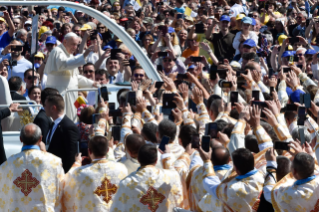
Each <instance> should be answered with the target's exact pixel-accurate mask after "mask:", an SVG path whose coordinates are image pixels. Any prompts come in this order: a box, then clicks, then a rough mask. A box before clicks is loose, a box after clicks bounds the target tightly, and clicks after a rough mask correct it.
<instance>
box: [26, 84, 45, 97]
mask: <svg viewBox="0 0 319 212" xmlns="http://www.w3.org/2000/svg"><path fill="white" fill-rule="evenodd" d="M34 89H40V91H41V88H40V87H39V86H32V87H31V88H29V90H28V96H29V95H30V94H31V93H32V91H33V90H34ZM41 92H42V91H41Z"/></svg>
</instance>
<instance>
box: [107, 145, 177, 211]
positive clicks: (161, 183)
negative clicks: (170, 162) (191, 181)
mask: <svg viewBox="0 0 319 212" xmlns="http://www.w3.org/2000/svg"><path fill="white" fill-rule="evenodd" d="M138 160H139V162H140V164H141V168H139V170H137V171H136V172H133V173H132V174H130V175H129V176H127V177H126V178H125V179H124V180H122V181H121V182H120V185H119V190H118V191H117V193H116V195H115V197H114V198H113V205H112V208H111V211H139V210H140V211H156V212H167V211H172V210H173V208H174V207H180V205H181V203H182V202H183V193H182V192H183V189H182V185H181V180H180V177H179V175H178V173H177V172H176V171H175V170H163V169H159V168H156V167H155V166H154V165H155V163H156V161H157V148H156V146H155V145H152V144H146V145H144V146H142V147H141V148H140V151H139V156H138ZM147 163H149V164H147Z"/></svg>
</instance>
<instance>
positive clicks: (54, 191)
mask: <svg viewBox="0 0 319 212" xmlns="http://www.w3.org/2000/svg"><path fill="white" fill-rule="evenodd" d="M63 178H64V170H63V168H62V161H61V159H60V158H58V157H56V156H55V155H53V154H51V153H48V152H43V151H41V150H38V149H28V150H24V151H22V152H20V153H18V154H15V155H13V156H11V157H9V158H8V160H7V161H6V162H5V163H3V164H2V165H1V166H0V188H1V195H0V211H10V212H11V211H17V212H20V211H21V212H22V211H46V212H53V211H61V198H62V180H63Z"/></svg>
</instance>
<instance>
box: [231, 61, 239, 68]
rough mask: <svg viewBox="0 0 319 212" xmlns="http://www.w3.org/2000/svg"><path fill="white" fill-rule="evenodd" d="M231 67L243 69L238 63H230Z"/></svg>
mask: <svg viewBox="0 0 319 212" xmlns="http://www.w3.org/2000/svg"><path fill="white" fill-rule="evenodd" d="M229 65H230V66H231V67H232V68H241V65H240V63H239V62H237V61H231V63H229Z"/></svg>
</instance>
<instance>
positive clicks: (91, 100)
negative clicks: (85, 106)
mask: <svg viewBox="0 0 319 212" xmlns="http://www.w3.org/2000/svg"><path fill="white" fill-rule="evenodd" d="M95 96H96V95H95V91H90V92H89V93H88V96H87V97H86V100H88V103H89V105H95V102H96V97H95Z"/></svg>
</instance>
